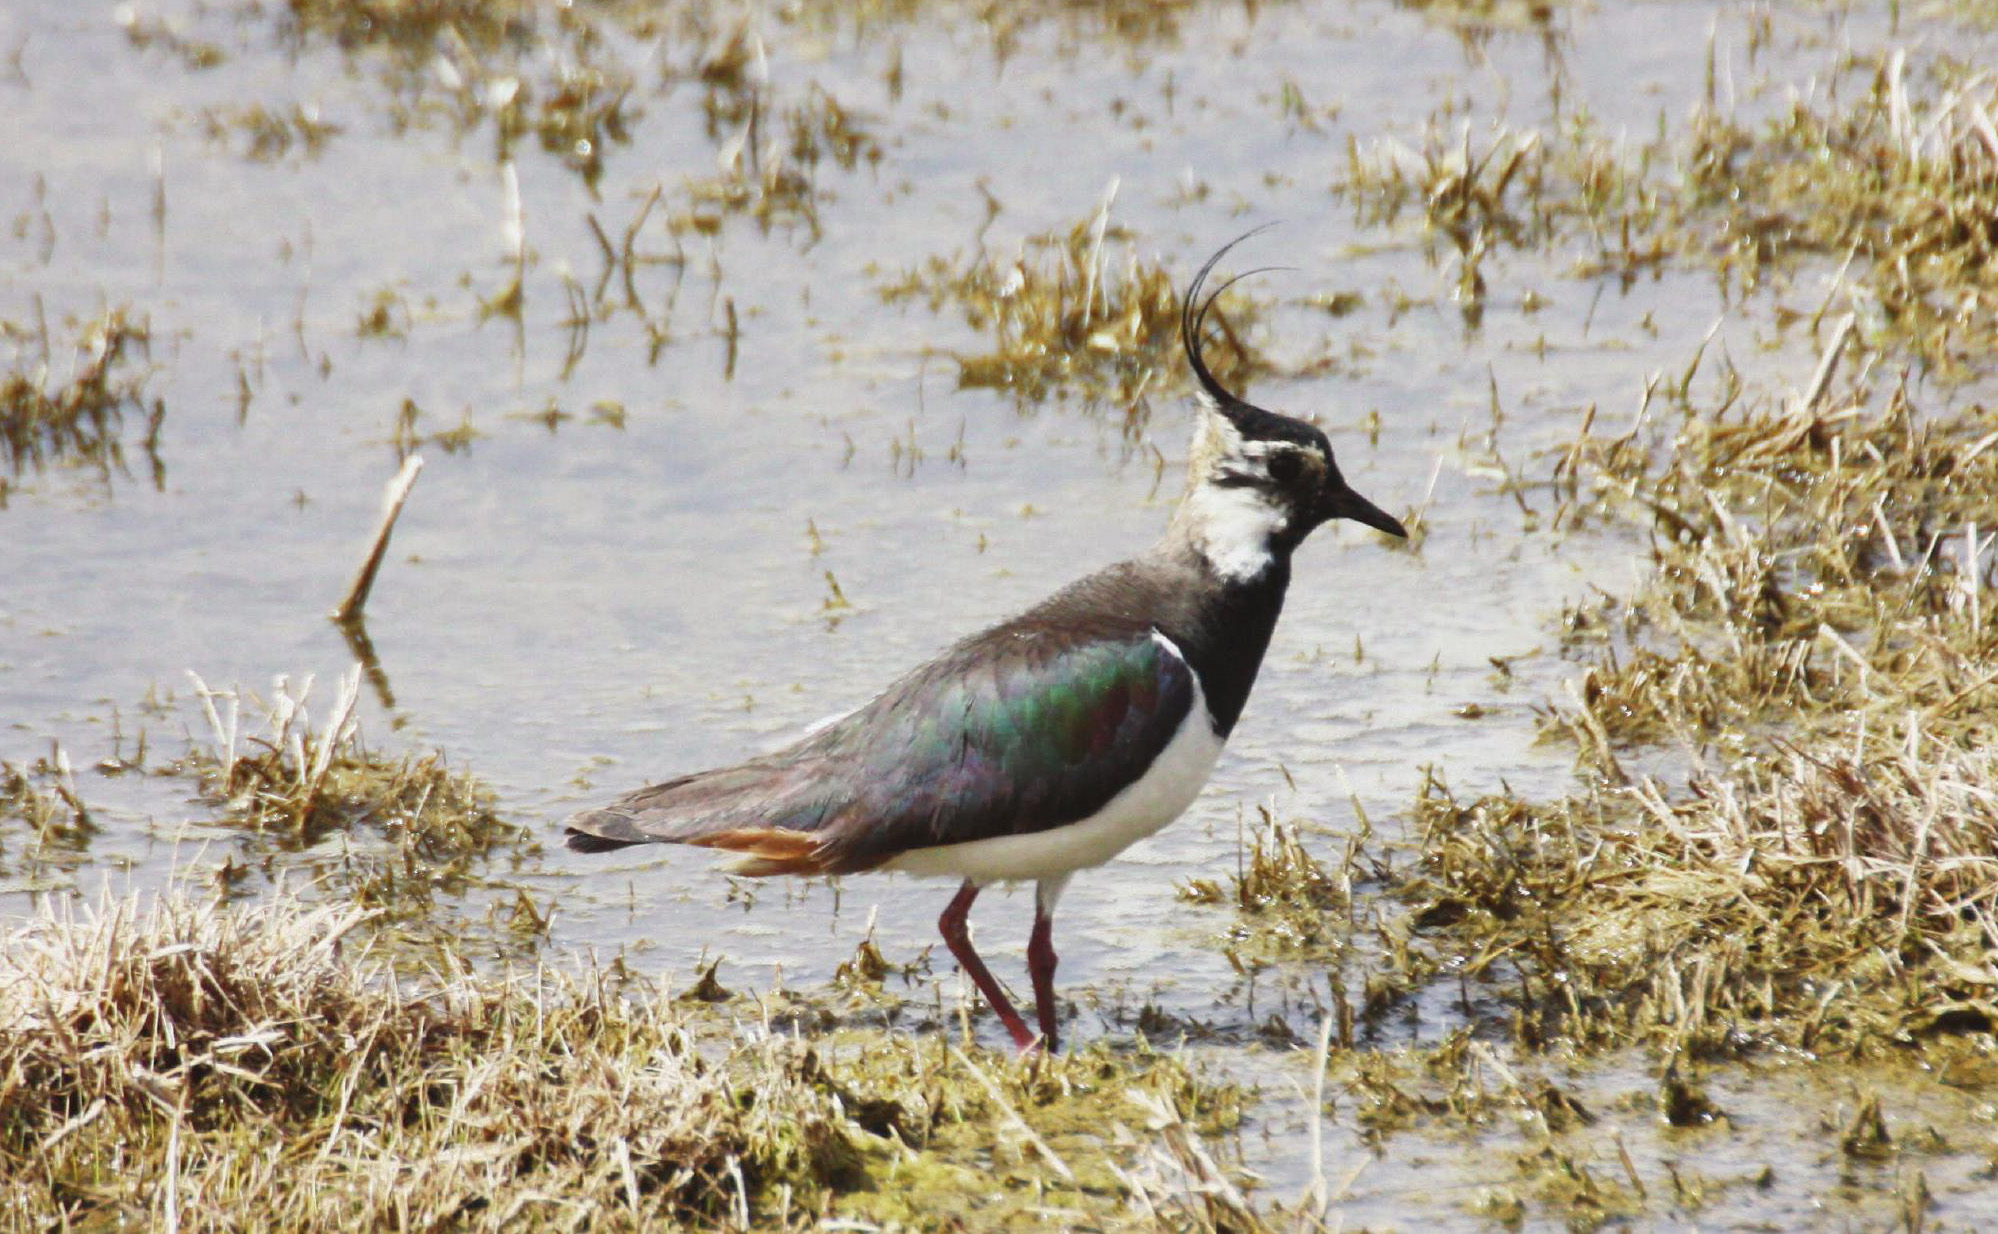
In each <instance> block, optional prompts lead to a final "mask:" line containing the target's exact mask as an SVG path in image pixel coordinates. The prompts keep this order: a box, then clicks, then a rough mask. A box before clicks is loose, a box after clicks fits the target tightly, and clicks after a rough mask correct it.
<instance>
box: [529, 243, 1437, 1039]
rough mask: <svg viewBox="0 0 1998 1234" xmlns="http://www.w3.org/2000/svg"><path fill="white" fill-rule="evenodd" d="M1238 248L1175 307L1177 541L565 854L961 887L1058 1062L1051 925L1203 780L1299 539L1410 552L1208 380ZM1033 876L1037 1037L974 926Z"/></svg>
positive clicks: (1308, 437)
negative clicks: (699, 858) (1225, 276)
mask: <svg viewBox="0 0 1998 1234" xmlns="http://www.w3.org/2000/svg"><path fill="white" fill-rule="evenodd" d="M1243 238H1246V237H1243ZM1238 243H1240V239H1238V240H1236V241H1234V242H1232V243H1230V244H1229V245H1228V246H1226V247H1224V248H1223V249H1221V251H1220V252H1218V253H1216V254H1214V256H1213V257H1212V258H1210V259H1209V260H1208V262H1207V264H1206V265H1204V266H1202V267H1201V269H1200V272H1199V274H1197V275H1195V276H1194V279H1193V283H1192V285H1191V286H1189V287H1188V288H1187V291H1186V299H1185V301H1184V302H1183V303H1182V305H1181V307H1180V340H1181V344H1182V345H1183V346H1184V348H1185V350H1186V359H1187V363H1188V365H1189V366H1191V368H1192V370H1193V376H1194V378H1195V379H1196V380H1197V381H1198V383H1199V393H1198V396H1197V397H1198V402H1199V405H1200V410H1199V421H1200V423H1199V425H1198V427H1197V428H1196V430H1195V434H1194V440H1193V447H1192V452H1191V458H1190V460H1189V463H1188V476H1187V488H1186V493H1185V495H1184V496H1183V497H1182V498H1181V499H1180V502H1179V506H1178V508H1177V509H1176V510H1175V511H1174V512H1173V516H1172V521H1171V523H1170V524H1168V526H1167V528H1166V532H1165V535H1164V536H1163V537H1161V538H1160V540H1159V541H1158V543H1156V544H1154V545H1153V546H1152V547H1151V549H1150V550H1149V551H1147V552H1146V553H1145V554H1144V555H1143V556H1141V557H1137V558H1135V559H1133V560H1130V561H1126V562H1122V563H1120V564H1118V565H1113V566H1110V567H1108V568H1107V569H1103V570H1099V571H1097V572H1096V573H1094V574H1091V575H1090V576H1088V577H1087V578H1084V579H1081V580H1080V581H1078V582H1075V583H1071V584H1070V585H1069V586H1067V587H1065V588H1063V589H1062V590H1060V591H1058V592H1056V593H1055V594H1054V595H1052V596H1050V597H1049V598H1048V599H1047V600H1045V601H1043V602H1042V603H1040V604H1039V605H1037V606H1035V607H1034V608H1031V609H1029V610H1027V611H1026V612H1024V613H1022V614H1020V615H1019V616H1017V617H1014V618H1012V619H1010V620H1008V621H1004V622H1001V623H1000V624H999V625H996V626H993V627H992V628H991V629H989V630H986V631H985V632H984V633H982V634H975V635H973V636H971V637H970V638H967V639H965V640H964V641H963V642H960V643H958V644H957V645H956V646H954V647H951V648H950V649H949V650H947V651H945V652H944V653H943V654H942V655H940V656H938V657H937V658H936V659H934V660H932V661H930V662H929V663H928V664H925V665H923V666H922V667H920V668H918V669H916V670H914V671H913V672H911V673H909V674H908V675H907V676H904V677H903V678H902V679H901V680H899V681H897V682H895V683H894V684H893V685H891V686H889V687H888V689H887V690H886V691H884V692H883V693H882V694H881V695H879V696H878V697H876V698H875V699H874V700H873V701H872V702H870V703H868V704H866V705H865V706H863V707H861V708H860V709H859V710H857V711H854V712H852V713H851V714H849V715H846V716H844V717H841V718H840V719H838V720H835V721H833V722H832V723H830V724H828V725H826V726H824V727H822V728H819V729H817V730H816V731H813V732H811V733H809V734H807V735H806V736H804V737H802V738H800V739H799V740H798V741H796V742H795V743H793V744H791V745H789V746H786V747H784V748H783V749H781V750H778V751H776V752H774V753H771V754H765V755H763V756H761V757H758V758H753V759H751V760H749V761H748V762H745V763H740V764H737V765H736V766H733V767H721V768H717V769H715V770H712V771H700V772H695V773H694V774H692V775H685V776H681V777H679V778H677V779H673V780H668V781H666V782H665V783H663V784H655V785H653V786H652V787H650V788H642V789H639V790H638V791H637V792H634V793H631V794H628V795H627V796H624V797H621V798H619V799H618V800H616V801H614V802H612V803H611V804H609V805H607V806H602V807H600V808H597V809H594V810H584V811H583V812H581V813H579V814H576V815H575V816H573V817H571V818H570V819H568V821H567V824H566V825H567V828H568V844H569V847H570V848H572V849H576V850H578V851H580V852H586V853H599V852H605V851H608V850H610V849H616V848H624V847H626V846H628V845H633V844H653V843H670V844H692V845H697V846H700V847H703V848H713V849H722V850H726V851H728V852H730V853H733V854H735V857H734V859H733V861H732V862H731V863H730V865H731V867H732V868H733V870H734V871H736V872H738V873H742V874H749V875H766V874H853V873H857V872H860V871H863V870H901V871H904V872H906V873H910V874H919V875H944V876H948V877H951V878H956V879H960V880H962V886H961V887H960V888H959V889H958V892H957V895H956V896H955V897H954V898H952V900H951V902H950V906H949V907H947V908H945V909H944V912H943V916H942V918H941V919H940V920H939V921H938V922H937V925H938V928H939V929H940V930H941V931H942V932H943V938H944V942H945V943H946V944H947V945H948V946H949V947H950V953H951V955H953V956H955V957H956V958H957V962H958V964H959V965H961V966H962V967H963V969H964V971H965V972H966V973H968V974H970V976H971V979H972V981H974V982H975V983H977V986H978V989H979V992H980V993H982V994H983V995H984V996H985V1000H986V1002H988V1003H989V1004H991V1006H992V1010H993V1011H994V1012H995V1013H997V1015H998V1016H999V1019H1000V1021H1001V1023H1003V1024H1004V1025H1005V1026H1006V1031H1007V1032H1008V1033H1010V1034H1011V1035H1012V1038H1013V1041H1014V1043H1015V1044H1016V1045H1017V1046H1018V1047H1019V1048H1020V1049H1021V1050H1022V1051H1026V1050H1029V1049H1031V1048H1033V1047H1034V1045H1035V1044H1036V1042H1037V1041H1038V1042H1040V1043H1044V1044H1045V1047H1046V1048H1047V1049H1049V1050H1054V1049H1056V1048H1058V1046H1057V1040H1058V1034H1059V1028H1058V1024H1057V1019H1058V1017H1057V1014H1056V1006H1055V997H1054V970H1055V950H1054V940H1053V925H1054V910H1055V901H1056V900H1057V899H1058V898H1059V897H1060V896H1061V893H1062V890H1063V888H1065V887H1066V886H1067V885H1068V880H1069V878H1070V876H1072V875H1073V874H1074V873H1075V871H1077V870H1080V869H1083V868H1085V867H1088V866H1095V865H1101V864H1102V863H1103V862H1106V861H1108V860H1109V859H1110V858H1112V857H1114V856H1116V855H1117V854H1118V853H1119V852H1121V851H1123V850H1124V849H1125V848H1126V847H1128V846H1129V845H1131V844H1133V843H1135V842H1136V841H1138V840H1141V839H1143V838H1144V837H1146V836H1149V835H1151V834H1152V833H1154V832H1156V831H1158V830H1159V829H1160V828H1162V827H1164V826H1165V825H1166V824H1167V823H1170V822H1171V821H1172V820H1173V819H1175V818H1177V817H1178V816H1179V814H1180V812H1181V811H1183V810H1185V809H1186V807H1187V805H1188V804H1189V803H1191V802H1192V800H1193V798H1194V795H1195V794H1196V793H1198V792H1199V791H1200V788H1201V786H1202V785H1203V784H1205V783H1206V782H1207V777H1208V773H1210V772H1211V771H1213V769H1214V761H1215V759H1217V758H1218V757H1219V756H1220V754H1221V747H1222V745H1223V744H1225V743H1226V742H1227V740H1228V734H1229V733H1230V732H1232V731H1233V730H1234V727H1235V721H1236V720H1237V719H1238V718H1240V716H1241V714H1242V707H1243V704H1245V703H1246V702H1248V698H1249V688H1250V687H1251V686H1252V685H1254V684H1255V680H1256V670H1257V668H1258V667H1259V666H1260V665H1261V664H1262V659H1263V651H1264V649H1265V648H1267V647H1268V646H1269V641H1270V632H1271V631H1272V630H1273V629H1275V627H1276V620H1277V613H1278V612H1279V611H1280V610H1281V609H1282V608H1283V597H1284V589H1285V588H1286V587H1287V586H1289V584H1290V557H1291V553H1292V552H1293V551H1295V550H1296V548H1297V546H1298V545H1299V544H1300V543H1302V542H1303V540H1304V538H1305V537H1306V536H1308V535H1310V534H1311V532H1312V530H1313V529H1314V528H1316V527H1317V526H1319V524H1321V523H1325V522H1327V521H1329V520H1331V519H1336V518H1348V519H1353V520H1354V521H1356V522H1360V523H1364V524H1366V525H1367V526H1369V527H1373V528H1375V529H1377V530H1380V531H1383V532H1386V533H1387V534H1389V535H1394V536H1405V535H1406V534H1407V532H1405V531H1404V530H1403V529H1402V525H1401V524H1400V523H1399V522H1397V521H1396V520H1395V519H1393V518H1392V517H1390V516H1389V515H1388V514H1386V513H1385V512H1384V511H1382V510H1381V509H1380V508H1378V507H1377V506H1375V505H1374V504H1373V503H1372V502H1370V501H1368V500H1367V499H1366V498H1364V497H1362V496H1360V495H1359V494H1358V493H1356V492H1354V491H1353V490H1352V489H1351V488H1350V487H1348V486H1347V484H1346V481H1345V480H1344V479H1343V478H1342V477H1341V476H1340V474H1339V466H1338V464H1337V463H1336V462H1335V461H1334V460H1333V457H1332V446H1331V444H1330V443H1329V442H1328V441H1326V439H1325V434H1324V433H1322V432H1320V431H1319V430H1318V429H1316V428H1314V427H1313V426H1311V425H1309V424H1307V423H1305V422H1304V421H1302V420H1296V419H1292V418H1291V417H1289V416H1284V415H1278V414H1276V413H1274V412H1269V411H1265V410H1263V409H1262V408H1260V407H1255V406H1252V405H1250V404H1249V403H1247V402H1244V401H1243V400H1241V399H1239V398H1236V397H1235V396H1234V395H1233V394H1230V393H1229V392H1228V390H1227V389H1226V388H1224V387H1223V386H1222V385H1221V383H1220V382H1219V381H1218V380H1216V379H1215V377H1214V374H1213V373H1212V372H1210V371H1209V370H1208V367H1207V364H1206V362H1205V360H1204V359H1203V358H1202V355H1201V342H1202V331H1203V328H1204V326H1205V324H1206V321H1207V315H1208V313H1209V312H1210V311H1211V310H1212V309H1213V307H1214V301H1215V300H1216V299H1217V298H1219V296H1220V295H1221V292H1222V291H1225V290H1226V289H1227V284H1223V285H1222V287H1221V288H1218V289H1216V290H1215V292H1214V293H1213V294H1212V295H1210V296H1208V298H1207V299H1206V300H1205V301H1204V302H1202V301H1201V300H1200V296H1201V291H1202V288H1203V287H1204V286H1205V285H1206V282H1207V276H1208V275H1209V274H1210V273H1211V272H1212V271H1213V269H1214V266H1215V263H1216V262H1218V261H1219V260H1220V259H1221V257H1222V256H1223V254H1225V253H1227V252H1228V250H1229V249H1230V248H1233V247H1234V245H1235V244H1238ZM1028 880H1032V881H1033V882H1034V883H1035V904H1034V927H1033V933H1032V935H1031V938H1030V941H1029V942H1028V944H1027V971H1028V973H1029V974H1030V976H1031V977H1032V980H1033V986H1034V1004H1035V1010H1036V1013H1037V1014H1038V1016H1039V1019H1040V1035H1039V1037H1038V1038H1036V1036H1035V1035H1034V1033H1032V1032H1031V1031H1029V1029H1028V1028H1027V1025H1026V1023H1025V1022H1024V1021H1023V1020H1022V1019H1021V1018H1020V1014H1019V1013H1018V1012H1017V1011H1015V1010H1014V1009H1013V1005H1012V1003H1011V1002H1010V1001H1008V999H1007V997H1006V994H1005V992H1004V991H1003V990H1002V989H1000V987H999V983H998V982H997V981H995V980H993V977H992V973H991V971H990V970H989V969H987V968H986V967H985V962H984V961H983V960H981V959H979V957H978V953H977V952H976V951H974V950H973V949H972V946H971V938H970V936H969V934H968V933H967V932H966V929H965V925H966V918H967V916H968V915H969V913H970V911H971V903H972V901H973V900H975V899H976V898H977V897H978V893H979V890H980V889H981V888H983V887H985V886H986V885H987V884H989V883H995V882H1024V881H1028Z"/></svg>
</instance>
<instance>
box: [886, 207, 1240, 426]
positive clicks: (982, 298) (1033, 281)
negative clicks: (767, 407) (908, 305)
mask: <svg viewBox="0 0 1998 1234" xmlns="http://www.w3.org/2000/svg"><path fill="white" fill-rule="evenodd" d="M1113 244H1121V245H1122V246H1123V248H1124V250H1125V251H1124V255H1123V260H1122V262H1121V263H1119V262H1118V261H1117V260H1116V259H1115V258H1114V257H1113V256H1112V255H1111V253H1110V252H1109V249H1110V248H1111V246H1112V245H1113ZM1120 265H1121V269H1120V268H1119V266H1120ZM882 295H883V296H884V297H885V298H886V299H887V300H888V301H889V302H890V303H896V302H902V301H908V300H922V301H924V302H926V303H927V304H928V305H929V308H930V310H931V311H932V312H937V311H941V310H942V309H943V307H944V306H945V305H947V304H948V305H954V306H955V307H956V308H957V310H958V311H959V312H960V313H961V314H962V315H963V317H964V320H965V323H966V324H967V325H969V326H970V327H971V328H972V329H974V330H977V331H980V332H983V333H989V334H990V335H991V336H992V343H991V350H989V351H983V352H975V353H970V354H959V355H957V356H955V357H954V358H955V359H956V360H957V364H958V384H959V386H960V387H975V388H986V389H998V390H1005V391H1007V392H1008V393H1010V394H1011V395H1012V396H1013V398H1014V399H1015V400H1016V401H1017V402H1019V403H1022V404H1027V403H1040V402H1044V401H1046V400H1048V399H1050V398H1055V397H1061V396H1073V397H1076V398H1078V399H1080V400H1081V402H1082V403H1083V404H1084V405H1086V406H1089V407H1092V408H1094V407H1101V406H1112V407H1116V408H1118V409H1120V410H1122V411H1123V412H1124V413H1125V415H1126V418H1127V421H1128V422H1129V423H1131V424H1132V425H1140V424H1142V423H1143V421H1144V417H1145V409H1146V406H1147V400H1148V399H1149V398H1151V397H1152V396H1153V395H1159V394H1165V393H1169V392H1171V391H1173V390H1175V389H1177V388H1179V386H1180V385H1181V383H1183V382H1184V381H1185V380H1186V376H1185V371H1184V370H1185V364H1184V363H1183V361H1182V360H1181V357H1180V343H1179V289H1178V288H1177V286H1175V284H1174V282H1173V277H1172V275H1171V274H1170V273H1169V272H1168V271H1167V270H1166V269H1165V267H1164V266H1162V265H1159V264H1157V263H1155V262H1141V261H1140V260H1139V259H1138V255H1137V250H1136V245H1135V243H1134V241H1133V240H1132V238H1131V237H1130V236H1128V235H1127V234H1125V233H1123V232H1122V231H1121V230H1118V229H1113V228H1111V227H1110V226H1109V203H1108V201H1107V200H1106V202H1105V203H1104V205H1103V208H1102V209H1100V210H1099V211H1098V212H1097V213H1096V214H1095V215H1094V216H1093V217H1092V218H1090V219H1087V220H1085V221H1083V222H1080V223H1077V224H1076V225H1075V226H1074V227H1072V228H1070V229H1069V230H1068V231H1067V232H1066V233H1050V234H1047V235H1042V236H1036V237H1034V238H1033V239H1031V240H1029V241H1028V242H1027V244H1026V247H1025V250H1024V251H1023V252H1022V254H1021V255H1020V256H1019V257H1018V258H1015V259H1013V260H1011V261H1008V260H1005V259H1002V258H997V257H987V256H979V257H975V258H973V259H971V260H969V261H964V262H960V261H959V260H958V259H957V258H956V257H950V258H945V257H932V258H930V259H929V260H928V261H927V262H925V263H924V265H923V266H922V267H921V268H920V269H917V270H912V271H909V272H908V273H906V274H904V275H903V276H902V277H901V278H900V279H898V280H897V281H895V282H893V283H891V284H889V285H887V286H886V287H884V288H883V289H882ZM1230 309H1232V311H1229V310H1230ZM1252 318H1253V312H1252V310H1251V309H1250V308H1249V307H1248V306H1247V305H1246V303H1244V302H1242V301H1240V300H1239V299H1237V298H1235V297H1230V298H1229V303H1228V304H1227V305H1226V306H1224V307H1223V308H1221V309H1217V311H1216V312H1215V313H1214V319H1215V320H1216V321H1217V322H1218V328H1219V331H1220V334H1221V337H1222V339H1223V340H1224V342H1225V344H1226V345H1225V346H1221V347H1215V348H1213V349H1212V350H1210V352H1209V353H1208V364H1209V366H1210V367H1212V368H1213V369H1214V372H1215V375H1216V376H1218V377H1220V378H1221V380H1222V381H1224V382H1228V383H1231V384H1232V383H1235V382H1239V381H1240V379H1241V378H1242V377H1243V376H1244V374H1245V371H1246V370H1247V369H1248V368H1249V367H1250V366H1251V365H1252V364H1253V363H1254V355H1253V353H1252V352H1251V351H1250V350H1249V348H1248V346H1247V345H1246V344H1245V343H1244V342H1243V341H1242V339H1241V336H1240V334H1239V333H1238V329H1239V328H1240V327H1241V326H1243V325H1244V324H1246V322H1247V321H1249V320H1251V319H1252Z"/></svg>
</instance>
